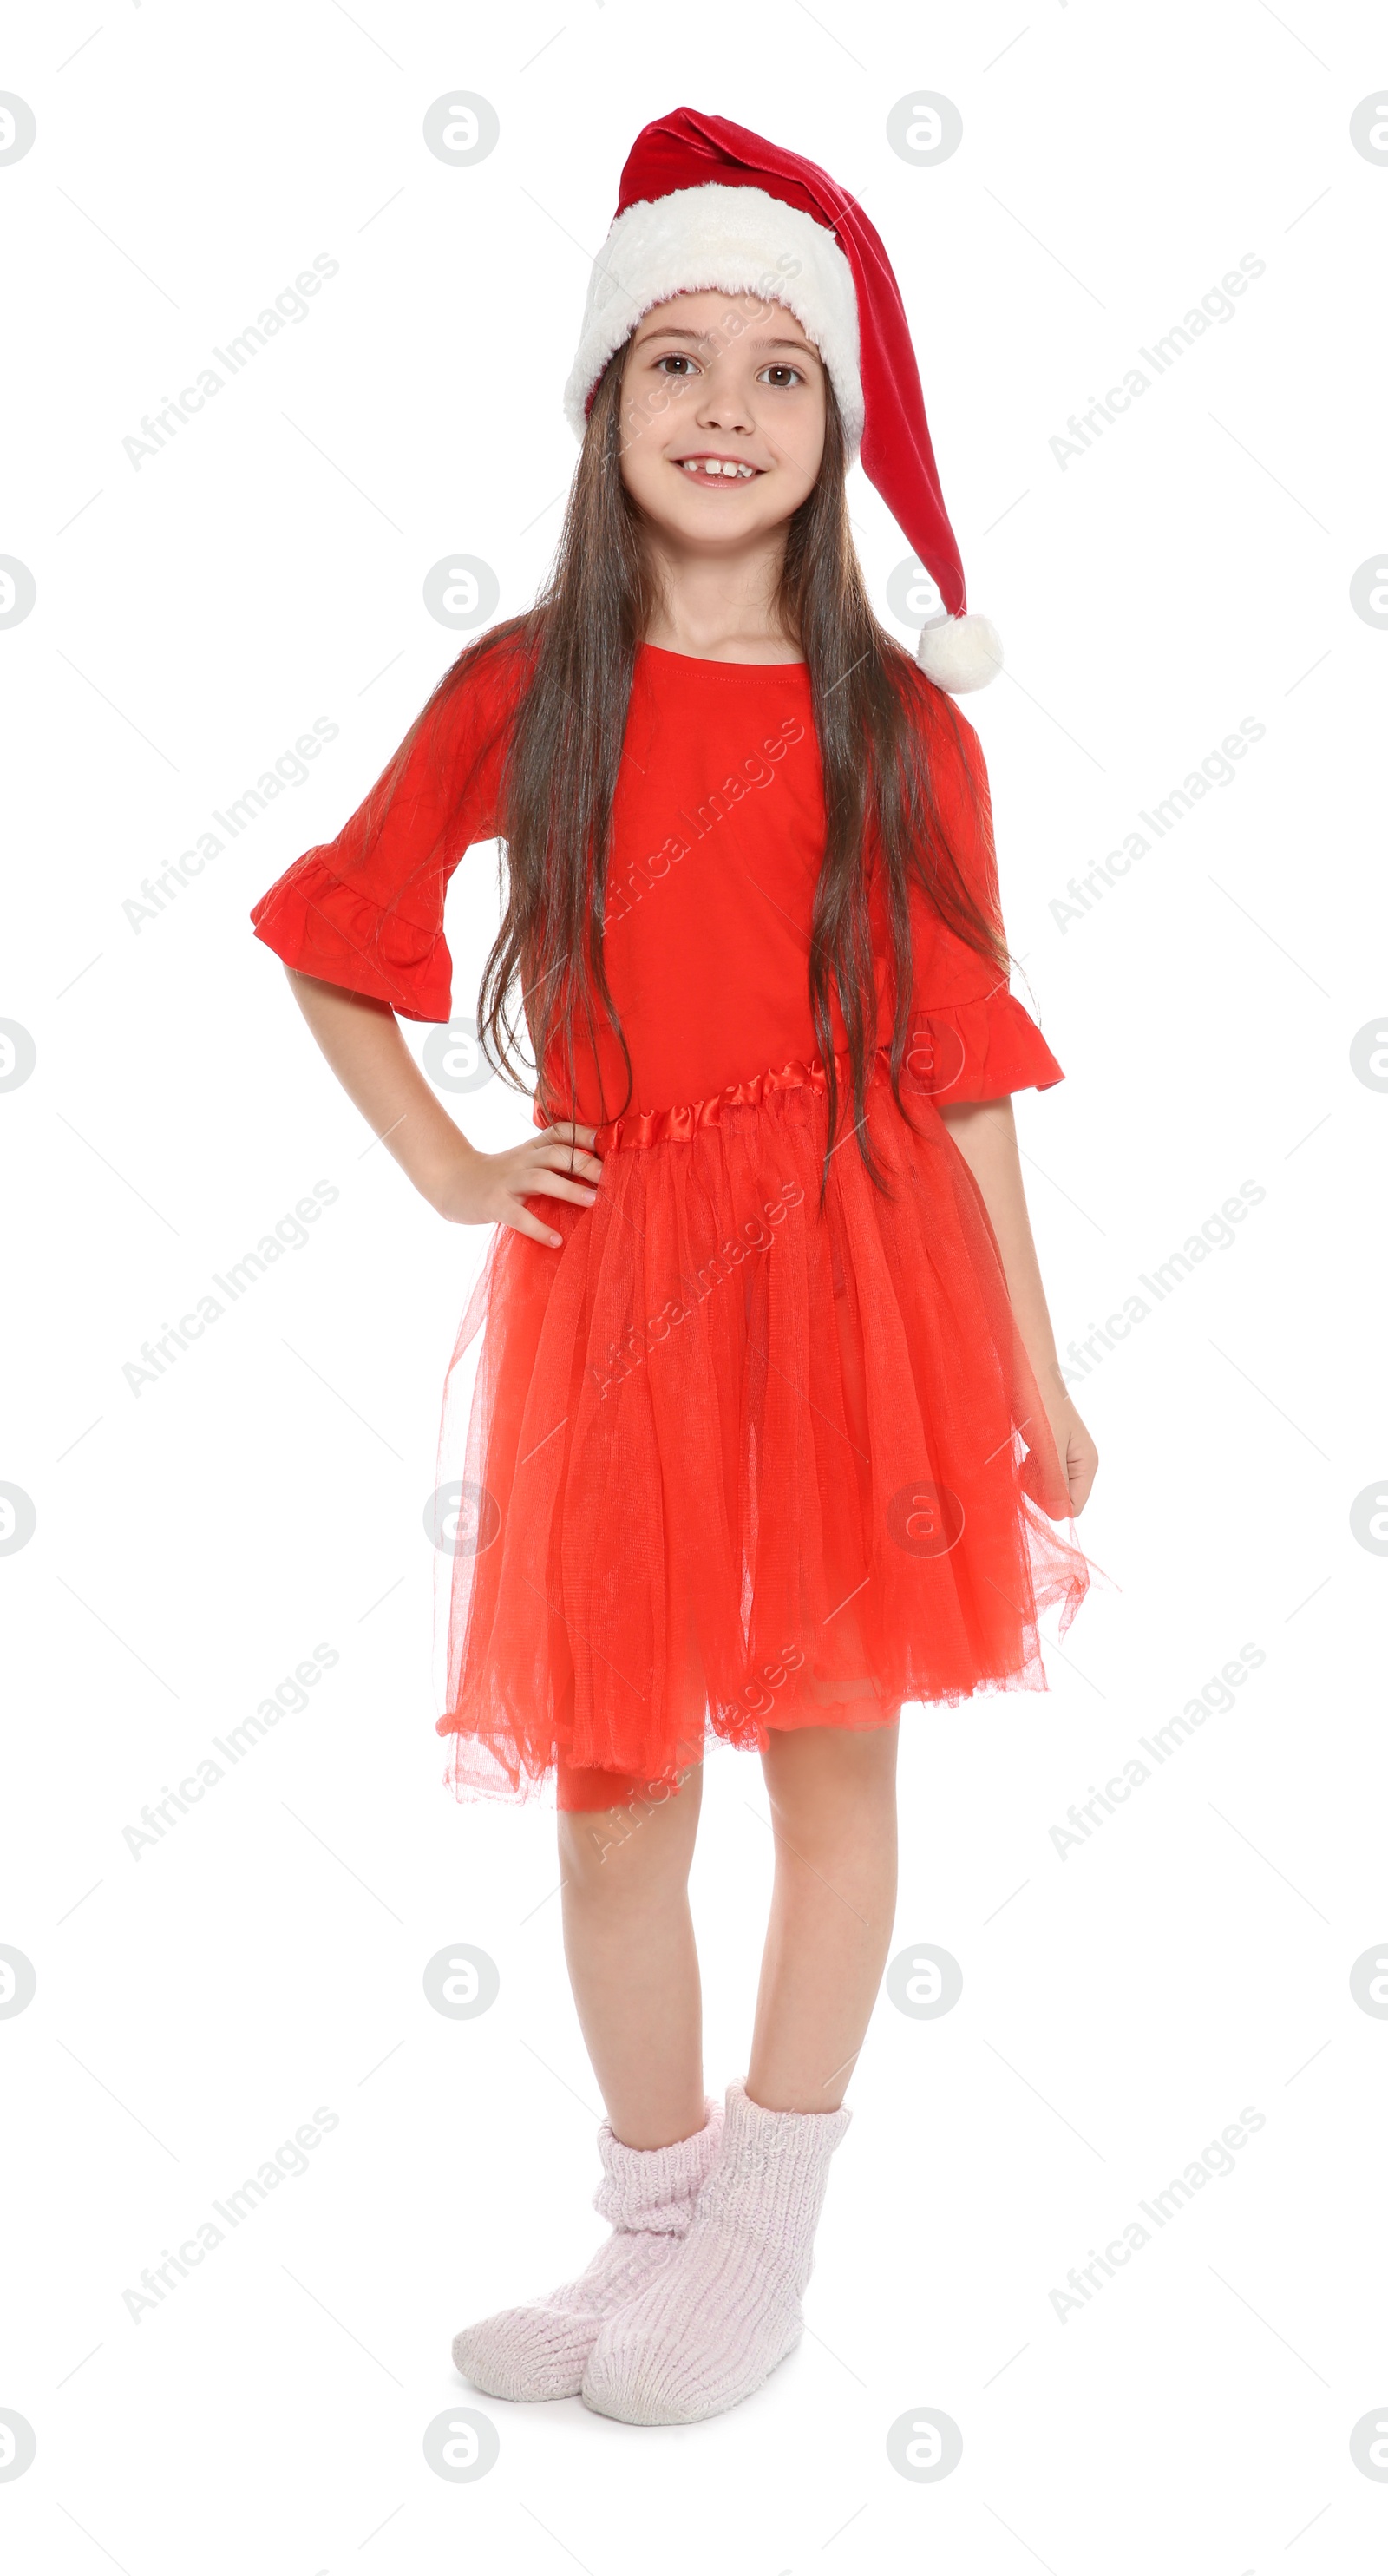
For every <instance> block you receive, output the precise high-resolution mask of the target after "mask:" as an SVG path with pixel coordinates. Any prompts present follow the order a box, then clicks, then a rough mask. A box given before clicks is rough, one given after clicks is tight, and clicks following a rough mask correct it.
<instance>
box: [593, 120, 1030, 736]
mask: <svg viewBox="0 0 1388 2576" xmlns="http://www.w3.org/2000/svg"><path fill="white" fill-rule="evenodd" d="M710 287H716V288H718V289H719V290H721V292H722V293H723V294H725V295H742V294H747V293H757V294H761V295H763V296H765V297H767V298H771V299H774V300H775V301H776V302H777V303H780V304H784V305H786V306H787V307H788V309H789V310H790V311H791V312H792V313H793V314H794V315H795V318H796V320H797V322H799V323H800V324H801V326H802V328H803V329H804V330H805V331H807V332H808V333H809V335H810V338H811V339H812V340H813V341H814V343H815V345H816V347H817V348H818V350H819V353H820V355H821V357H822V358H823V360H824V364H825V367H826V368H827V370H828V373H829V378H830V381H831V383H832V385H833V388H834V392H835V395H836V396H837V399H838V404H839V409H840V411H841V412H842V414H843V421H844V428H845V430H846V432H847V436H848V444H849V455H850V458H852V457H853V456H856V455H857V453H858V450H859V447H860V446H861V449H862V460H863V471H864V473H865V474H866V475H867V478H868V480H869V482H870V483H873V484H875V485H876V487H877V490H878V491H879V492H880V493H881V495H882V498H883V500H884V501H885V502H886V504H887V507H888V509H889V510H890V511H891V514H892V516H893V518H894V519H895V520H896V523H897V525H898V527H899V528H900V529H901V531H902V534H903V535H904V536H905V537H906V539H907V541H908V543H909V544H910V545H911V546H912V547H913V549H914V551H915V553H916V555H917V557H918V559H919V561H920V562H921V563H922V564H923V565H924V567H925V569H926V571H927V572H928V573H929V574H930V576H931V578H932V580H933V581H934V583H935V585H936V588H937V589H938V591H939V594H940V597H941V599H942V600H943V602H944V606H943V607H942V608H940V609H939V610H937V611H936V612H935V614H934V615H933V616H932V617H930V618H928V619H927V621H926V623H925V625H924V626H923V627H922V629H921V634H920V641H919V643H918V645H917V647H916V658H917V660H918V662H919V663H920V666H921V669H922V670H923V671H925V672H926V673H927V674H928V675H929V677H930V678H931V679H932V680H934V681H936V682H937V683H938V685H939V686H940V687H941V688H944V689H950V690H953V691H955V692H959V691H962V690H965V689H981V688H982V687H983V686H984V684H985V683H986V682H987V681H988V680H991V678H992V677H993V674H994V672H995V671H997V670H998V669H1000V668H1001V665H1002V644H1001V641H1000V639H999V637H998V633H997V630H996V628H995V627H994V626H992V625H991V624H990V622H989V620H988V619H987V618H986V617H978V616H972V617H971V616H969V615H967V614H966V603H965V594H964V570H963V566H962V564H961V563H960V560H959V549H958V547H957V545H956V544H955V542H954V532H953V530H952V528H951V527H950V524H949V520H948V518H947V516H946V514H945V505H944V501H943V499H942V498H941V494H940V478H939V474H938V472H937V470H936V465H935V455H934V450H933V449H932V447H931V444H930V432H929V430H928V428H927V427H926V420H925V400H924V396H923V395H922V393H921V382H920V374H919V370H918V368H917V366H916V356H915V351H914V349H913V348H912V346H911V334H910V330H909V328H908V325H907V321H906V312H905V307H904V306H903V304H902V301H901V290H900V288H899V287H898V285H897V282H896V279H895V277H894V276H893V274H892V267H891V262H890V261H889V259H888V257H887V254H886V251H885V250H884V248H883V246H882V242H881V239H880V237H879V235H878V234H877V232H876V231H875V229H874V227H873V226H872V225H871V224H870V223H869V221H868V219H867V216H866V215H865V214H864V213H863V210H862V207H861V206H860V205H858V204H857V202H856V201H855V199H854V198H852V197H850V196H849V194H848V191H847V189H846V188H841V187H839V185H838V183H837V181H835V180H833V179H831V178H830V177H829V176H828V173H827V172H826V171H824V170H820V169H818V168H817V167H816V165H815V163H814V162H813V161H803V160H801V158H800V156H799V154H798V153H795V152H782V151H781V150H780V149H779V147H778V146H777V145H776V144H774V143H767V142H765V141H764V140H763V138H762V137H761V135H759V134H749V133H748V131H747V129H746V127H745V126H741V125H730V124H729V123H728V121H727V119H726V118H725V117H722V116H701V115H700V114H699V113H698V112H697V110H695V109H694V108H690V107H677V108H675V109H674V110H673V111H672V113H671V114H670V115H669V116H662V117H658V118H657V119H656V122H655V123H654V124H653V125H648V126H646V127H644V128H643V130H642V132H641V133H640V134H638V136H637V138H636V141H635V143H634V144H633V146H632V148H631V152H630V154H629V156H628V159H627V165H626V168H625V169H624V170H623V172H622V177H621V186H620V189H619V193H618V198H617V212H616V215H615V217H614V218H613V222H612V228H611V230H610V232H609V233H608V236H607V239H606V241H605V242H604V244H603V246H602V249H601V250H600V251H599V253H598V255H597V258H596V260H595V261H594V263H593V274H592V278H591V280H590V282H589V287H588V302H587V306H586V309H585V311H584V316H583V329H582V333H581V335H580V338H579V343H578V355H577V357H576V358H575V360H574V365H573V372H572V374H571V375H570V377H569V381H568V385H567V387H566V389H565V395H564V409H565V412H566V414H567V416H568V419H569V421H570V423H571V425H572V427H573V430H574V432H575V435H576V436H577V437H579V438H582V436H583V431H584V424H585V422H586V420H587V416H588V410H589V407H590V405H591V403H592V399H593V394H594V392H595V390H596V387H597V382H598V379H599V377H600V376H601V374H602V371H603V369H604V367H605V366H606V365H607V362H608V360H609V358H610V357H611V356H612V355H613V353H614V351H615V350H617V349H620V348H621V346H622V344H623V342H624V341H625V340H626V338H627V337H628V334H629V333H630V332H631V331H633V330H634V329H635V327H636V324H637V323H638V322H639V321H640V319H641V317H642V315H643V314H644V313H649V312H650V310H651V308H652V306H653V305H656V304H664V303H665V302H667V301H668V299H669V298H670V297H671V296H672V295H680V294H683V293H685V292H692V291H695V290H697V289H699V288H710Z"/></svg>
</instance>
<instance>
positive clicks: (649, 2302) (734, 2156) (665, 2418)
mask: <svg viewBox="0 0 1388 2576" xmlns="http://www.w3.org/2000/svg"><path fill="white" fill-rule="evenodd" d="M852 2116H853V2115H852V2113H851V2112H850V2111H842V2110H841V2111H764V2110H763V2109H762V2107H761V2105H760V2103H757V2102H752V2101H750V2100H749V2099H748V2096H747V2093H746V2091H745V2089H744V2087H743V2086H742V2085H741V2084H730V2085H729V2087H728V2109H727V2117H726V2119H725V2121H724V2124H723V2138H722V2144H721V2147H720V2150H719V2154H718V2158H717V2161H716V2163H715V2165H714V2168H713V2172H712V2174H711V2175H710V2177H709V2180H708V2182H707V2183H706V2184H705V2186H704V2188H703V2190H702V2192H701V2193H700V2195H699V2199H698V2203H697V2205H696V2207H695V2211H694V2217H693V2222H692V2224H691V2226H690V2228H689V2231H688V2234H687V2235H686V2236H685V2238H684V2241H683V2243H682V2244H681V2245H678V2246H676V2247H675V2249H674V2251H673V2252H672V2254H671V2255H670V2258H669V2260H668V2261H667V2262H665V2263H663V2264H662V2265H661V2267H660V2269H659V2271H658V2273H657V2274H656V2275H655V2276H654V2278H652V2279H651V2280H649V2281H648V2282H647V2283H646V2285H645V2286H644V2288H643V2289H642V2290H641V2291H640V2292H639V2293H638V2294H637V2296H636V2297H635V2298H633V2299H629V2300H628V2301H627V2303H626V2305H625V2306H623V2307H621V2308H619V2309H618V2310H616V2312H615V2313H614V2314H613V2315H612V2316H610V2317H609V2318H608V2320H607V2323H606V2324H605V2325H604V2326H603V2328H602V2330H601V2332H600V2334H599V2335H598V2336H597V2338H596V2341H595V2342H594V2345H593V2350H592V2354H591V2357H590V2359H589V2362H588V2367H587V2369H586V2371H585V2372H584V2375H583V2386H582V2396H583V2402H584V2405H585V2406H591V2407H592V2408H593V2409H594V2410H595V2412H596V2413H597V2414H599V2415H615V2416H617V2417H619V2418H620V2420H621V2421H622V2422H623V2423H624V2424H695V2423H698V2422H699V2421H700V2419H701V2418H702V2417H703V2416H705V2415H721V2414H722V2413H723V2411H724V2409H725V2408H726V2407H729V2406H736V2405H737V2404H738V2403H739V2402H740V2400H741V2399H742V2398H744V2397H750V2396H751V2394H752V2391H753V2389H754V2388H760V2386H761V2384H762V2381H763V2380H764V2379H769V2378H770V2376H771V2373H772V2371H773V2370H774V2369H775V2368H776V2366H777V2363H778V2362H782V2361H784V2360H785V2357H786V2355H787V2353H788V2352H791V2351H793V2350H794V2347H795V2345H796V2344H797V2343H798V2342H799V2340H800V2336H801V2333H802V2330H803V2319H802V2317H801V2313H800V2300H801V2295H802V2293H803V2291H804V2288H805V2284H806V2282H807V2281H808V2279H809V2277H810V2271H811V2268H812V2265H813V2260H814V2232H815V2228H816V2226H817V2224H818V2221H819V2213H820V2210H821V2208H822V2207H823V2203H824V2192H825V2187H826V2184H827V2182H828V2179H829V2158H830V2156H831V2155H832V2154H833V2151H834V2149H835V2147H836V2146H837V2145H838V2143H839V2140H840V2138H841V2137H842V2136H843V2134H844V2131H845V2130H846V2128H847V2127H848V2123H849V2121H850V2119H851V2118H852Z"/></svg>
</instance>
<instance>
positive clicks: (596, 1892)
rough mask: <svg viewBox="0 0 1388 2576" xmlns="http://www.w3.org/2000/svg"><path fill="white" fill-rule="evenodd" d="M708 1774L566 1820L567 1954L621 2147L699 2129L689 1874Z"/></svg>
mask: <svg viewBox="0 0 1388 2576" xmlns="http://www.w3.org/2000/svg"><path fill="white" fill-rule="evenodd" d="M702 1782H703V1774H702V1772H701V1771H700V1770H699V1769H697V1768H696V1769H694V1770H693V1771H691V1772H689V1773H687V1774H686V1776H685V1779H684V1782H683V1784H682V1786H681V1787H680V1788H678V1789H676V1790H674V1791H672V1792H671V1794H670V1795H669V1796H668V1797H666V1798H664V1799H658V1800H657V1801H652V1800H649V1799H645V1800H638V1801H637V1803H636V1804H635V1805H634V1806H631V1807H612V1808H607V1809H605V1810H603V1811H602V1812H601V1813H595V1814H588V1813H577V1814H561V1815H560V1818H559V1863H560V1869H561V1871H562V1874H563V1906H564V1950H565V1955H566V1957H567V1960H568V1966H569V1980H570V1983H571V1985H572V1987H573V1993H574V2002H575V2004H576V2006H577V2008H578V2018H579V2023H580V2025H581V2028H582V2031H583V2038H584V2043H585V2045H586V2047H587V2050H588V2054H589V2057H590V2058H591V2059H592V2062H593V2072H594V2074H595V2075H596V2076H597V2079H598V2084H599V2087H600V2089H601V2092H602V2098H603V2100H604V2102H605V2103H606V2105H607V2116H608V2118H609V2120H610V2121H611V2123H612V2127H613V2129H614V2131H615V2133H616V2135H617V2136H618V2138H620V2139H621V2141H622V2143H623V2145H624V2146H628V2147H666V2146H673V2145H674V2143H675V2141H676V2140H677V2139H679V2138H688V2137H691V2136H692V2135H693V2134H694V2132H695V2131H696V2130H698V2129H702V2128H703V2126H704V2077H703V2004H702V1997H701V1994H700V1989H699V1961H698V1957H697V1954H696V1952H695V1948H694V1925H693V1922H692V1920H691V1917H690V1912H689V1864H690V1861H691V1860H692V1858H693V1855H694V1836H695V1832H696V1830H697V1827H698V1822H699V1798H700V1791H701V1788H702Z"/></svg>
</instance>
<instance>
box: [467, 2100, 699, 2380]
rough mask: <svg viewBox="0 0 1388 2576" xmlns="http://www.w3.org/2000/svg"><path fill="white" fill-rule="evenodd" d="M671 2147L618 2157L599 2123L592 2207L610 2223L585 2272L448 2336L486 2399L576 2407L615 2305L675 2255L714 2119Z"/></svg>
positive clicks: (619, 2149) (617, 2146)
mask: <svg viewBox="0 0 1388 2576" xmlns="http://www.w3.org/2000/svg"><path fill="white" fill-rule="evenodd" d="M704 2107H705V2110H706V2112H707V2115H708V2116H707V2119H706V2121H705V2125H704V2127H703V2128H702V2129H698V2130H696V2131H695V2133H694V2135H693V2137H691V2138H680V2139H678V2140H677V2141H676V2143H675V2144H674V2146H671V2147H624V2146H623V2144H622V2142H621V2140H620V2138H616V2137H614V2136H613V2134H612V2129H611V2126H610V2124H609V2122H607V2121H606V2120H604V2122H603V2124H602V2127H601V2129H600V2130H599V2131H598V2153H599V2155H600V2156H601V2158H602V2163H603V2179H602V2181H601V2182H600V2183H599V2185H598V2188H597V2190H596V2192H595V2193H594V2195H593V2206H594V2208H595V2209H596V2210H597V2211H598V2213H599V2215H600V2216H601V2217H603V2218H608V2219H610V2220H611V2222H612V2234H611V2235H610V2236H609V2238H608V2240H607V2243H606V2244H605V2245H601V2246H599V2248H598V2251H597V2253H596V2254H595V2255H594V2257H593V2260H592V2262H591V2263H590V2264H589V2266H588V2269H587V2271H586V2272H583V2273H581V2274H580V2276H579V2278H578V2279H577V2280H576V2281H568V2282H566V2283H565V2284H564V2287H563V2288H562V2289H559V2290H552V2291H551V2292H550V2294H549V2297H548V2298H544V2299H536V2300H534V2301H533V2302H532V2303H531V2304H530V2305H529V2306H526V2307H522V2308H502V2309H501V2310H500V2311H499V2312H498V2314H497V2315H496V2316H494V2317H484V2318H483V2319H482V2322H481V2324H480V2325H475V2326H464V2328H463V2330H462V2333H461V2334H460V2335H457V2336H455V2338H454V2343H453V2359H454V2362H455V2363H456V2365H457V2367H458V2369H459V2370H460V2371H461V2372H462V2374H463V2377H464V2378H465V2379H470V2380H471V2382H472V2384H473V2386H474V2388H480V2389H482V2390H483V2391H484V2392H485V2394H486V2395H487V2396H488V2397H511V2398H541V2397H577V2395H578V2393H579V2389H580V2387H581V2386H582V2382H583V2371H584V2365H585V2363H586V2362H587V2359H588V2355H589V2353H590V2352H591V2351H592V2348H593V2345H594V2343H595V2342H596V2340H597V2336H598V2333H599V2330H600V2328H601V2326H602V2324H603V2322H604V2320H605V2318H607V2317H608V2316H609V2315H610V2314H611V2313H612V2310H613V2309H614V2308H616V2307H618V2306H620V2305H621V2304H622V2302H623V2301H624V2300H629V2299H634V2298H639V2296H640V2294H641V2292H642V2291H643V2290H645V2289H646V2288H647V2286H648V2285H649V2283H650V2282H651V2281H652V2280H653V2279H654V2278H655V2276H656V2275H657V2274H658V2273H659V2272H661V2271H662V2270H663V2269H664V2267H665V2265H666V2264H667V2263H668V2262H669V2261H670V2259H671V2257H672V2256H673V2255H674V2254H676V2253H677V2252H678V2250H679V2247H680V2245H681V2243H682V2241H683V2239H684V2237H685V2235H686V2234H687V2232H688V2228H689V2222H690V2218H691V2215H692V2213H693V2208H694V2200H695V2195H696V2194H697V2192H698V2191H699V2189H700V2187H701V2185H702V2183H703V2182H704V2179H705V2177H706V2175H707V2174H708V2172H709V2169H710V2166H711V2165H712V2163H713V2158H714V2153H715V2150H716V2148H717V2145H718V2138H719V2132H720V2131H721V2129H722V2126H723V2112H722V2108H721V2106H720V2104H718V2103H717V2102H714V2101H708V2102H706V2103H705V2106H704Z"/></svg>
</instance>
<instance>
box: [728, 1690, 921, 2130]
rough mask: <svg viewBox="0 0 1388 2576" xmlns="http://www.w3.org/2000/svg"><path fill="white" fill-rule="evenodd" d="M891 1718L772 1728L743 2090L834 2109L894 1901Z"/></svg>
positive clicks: (799, 2107) (771, 2103) (883, 1958)
mask: <svg viewBox="0 0 1388 2576" xmlns="http://www.w3.org/2000/svg"><path fill="white" fill-rule="evenodd" d="M898 1734H899V1728H898V1727H897V1726H896V1725H891V1726H873V1727H863V1728H840V1727H832V1726H810V1727H804V1728H798V1729H790V1728H787V1729H785V1730H784V1731H782V1732H780V1733H776V1732H774V1731H773V1732H772V1734H771V1738H770V1742H769V1744H768V1747H767V1750H766V1752H765V1753H764V1754H763V1756H762V1771H763V1774H764V1776H765V1780H766V1786H767V1791H768V1794H769V1796H770V1800H771V1822H772V1826H773V1829H774V1832H775V1837H776V1879H775V1886H774V1889H773V1891H772V1898H771V1919H770V1922H769V1924H768V1926H767V1934H766V1948H765V1950H764V1952H763V1954H762V1971H761V1985H760V1988H759V1991H758V1995H757V2018H756V2027H755V2031H754V2034H753V2040H752V2061H751V2065H750V2067H749V2069H748V2075H747V2091H748V2093H749V2094H750V2096H751V2098H752V2100H753V2101H754V2102H758V2103H760V2104H761V2106H762V2108H763V2110H766V2111H835V2110H837V2109H838V2107H839V2105H840V2103H841V2102H842V2100H843V2096H844V2091H845V2088H846V2086H847V2084H848V2081H849V2078H850V2076H851V2075H852V2072H853V2067H854V2063H855V2060H856V2058H857V2056H858V2052H859V2050H860V2049H861V2047H862V2044H863V2036H864V2033H865V2032H866V2029H867V2026H868V2021H869V2019H870V2017H871V2013H872V2007H873V2003H874V2001H875V1999H876V1995H877V1989H878V1986H879V1985H880V1983H881V1979H882V1971H883V1968H884V1967H885V1965H886V1962H887V1952H888V1949H889V1948H890V1945H891V1936H892V1922H893V1917H894V1914H895V1910H896V1851H897V1839H896V1752H897V1738H898Z"/></svg>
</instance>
